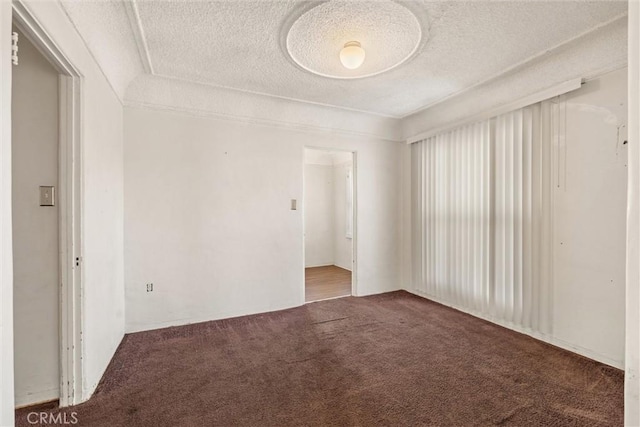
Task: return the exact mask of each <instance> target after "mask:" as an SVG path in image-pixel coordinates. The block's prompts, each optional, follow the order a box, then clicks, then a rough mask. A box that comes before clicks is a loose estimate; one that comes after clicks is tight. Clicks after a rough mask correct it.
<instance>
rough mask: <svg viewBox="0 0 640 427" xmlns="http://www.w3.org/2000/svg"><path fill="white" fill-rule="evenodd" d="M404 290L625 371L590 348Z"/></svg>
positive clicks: (417, 291) (618, 362)
mask: <svg viewBox="0 0 640 427" xmlns="http://www.w3.org/2000/svg"><path fill="white" fill-rule="evenodd" d="M404 290H405V291H407V292H409V293H412V294H414V295H417V296H419V297H421V298H425V299H428V300H430V301H433V302H437V303H438V304H442V305H445V306H447V307H450V308H453V309H454V310H458V311H460V312H463V313H466V314H470V315H471V316H474V317H477V318H479V319H482V320H486V321H487V322H491V323H493V324H496V325H498V326H502V327H503V328H507V329H511V330H512V331H515V332H518V333H521V334H524V335H528V336H530V337H532V338H535V339H537V340H539V341H542V342H545V343H547V344H551V345H553V346H555V347H559V348H561V349H563V350H567V351H570V352H572V353H576V354H578V355H580V356H583V357H586V358H588V359H591V360H595V361H596V362H600V363H604V364H605V365H609V366H612V367H614V368H618V369H622V370H624V361H623V360H615V359H612V358H610V357H608V356H605V355H603V354H601V353H598V352H595V351H593V350H590V349H588V348H584V347H581V346H579V345H575V344H572V343H569V342H566V341H563V340H561V339H558V338H556V337H554V336H553V335H548V334H543V333H541V332H537V331H532V330H529V329H525V328H523V327H521V326H518V325H514V324H512V323H508V322H504V321H501V320H499V319H494V318H491V317H488V316H485V315H483V314H482V313H478V312H476V311H473V310H469V309H466V308H464V307H460V306H457V305H455V304H451V303H450V302H447V301H444V300H442V299H440V298H436V297H434V296H432V295H428V294H426V293H424V292H421V291H419V290H415V289H406V288H405V289H404Z"/></svg>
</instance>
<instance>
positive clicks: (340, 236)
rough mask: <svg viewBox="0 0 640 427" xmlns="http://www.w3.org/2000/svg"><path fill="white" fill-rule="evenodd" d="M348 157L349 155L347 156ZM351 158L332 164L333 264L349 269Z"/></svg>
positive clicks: (351, 260) (350, 244)
mask: <svg viewBox="0 0 640 427" xmlns="http://www.w3.org/2000/svg"><path fill="white" fill-rule="evenodd" d="M349 157H350V156H349ZM351 165H352V162H351V159H350V158H349V159H348V160H346V161H339V162H337V163H336V164H334V165H333V194H334V201H333V203H334V208H333V217H334V221H333V224H334V226H333V264H334V265H337V266H338V267H341V268H344V269H345V270H349V271H351V268H352V266H351V264H352V262H353V255H352V250H351V247H352V239H351V238H348V237H347V235H346V231H347V224H346V223H347V172H348V171H349V170H350V169H351Z"/></svg>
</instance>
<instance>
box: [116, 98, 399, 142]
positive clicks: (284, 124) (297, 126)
mask: <svg viewBox="0 0 640 427" xmlns="http://www.w3.org/2000/svg"><path fill="white" fill-rule="evenodd" d="M124 106H125V107H126V108H137V109H140V110H148V111H162V112H168V113H173V114H182V115H186V116H191V117H212V118H215V119H218V120H226V121H229V122H234V123H242V124H249V125H254V126H265V127H270V128H276V129H287V130H293V131H299V132H314V133H325V134H333V135H340V136H345V137H350V138H372V139H375V140H379V141H386V142H397V143H400V142H401V140H400V139H393V138H388V137H384V136H381V135H378V134H375V133H370V132H359V131H351V130H348V129H340V128H336V127H323V126H316V125H311V124H303V123H295V122H290V121H284V120H272V119H259V118H255V117H248V116H241V115H234V114H226V113H219V112H215V111H211V110H205V109H198V108H184V107H174V106H171V105H163V104H153V103H149V102H138V101H131V100H127V101H126V102H125V104H124Z"/></svg>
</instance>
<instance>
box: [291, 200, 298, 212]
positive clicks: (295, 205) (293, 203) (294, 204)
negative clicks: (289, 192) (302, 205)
mask: <svg viewBox="0 0 640 427" xmlns="http://www.w3.org/2000/svg"><path fill="white" fill-rule="evenodd" d="M297 209H298V201H297V200H296V199H291V210H292V211H295V210H297Z"/></svg>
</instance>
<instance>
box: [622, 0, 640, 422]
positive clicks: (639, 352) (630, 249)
mask: <svg viewBox="0 0 640 427" xmlns="http://www.w3.org/2000/svg"><path fill="white" fill-rule="evenodd" d="M628 82H629V87H628V96H629V116H628V117H629V179H628V183H629V188H628V190H629V192H628V209H627V257H626V260H627V277H626V279H627V286H626V340H625V344H626V346H625V371H626V372H625V381H624V422H625V425H627V426H637V425H640V367H639V365H640V292H639V290H640V206H639V202H640V194H639V193H640V149H639V147H640V2H637V1H630V2H629V75H628Z"/></svg>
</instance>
